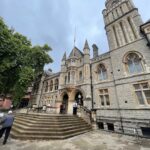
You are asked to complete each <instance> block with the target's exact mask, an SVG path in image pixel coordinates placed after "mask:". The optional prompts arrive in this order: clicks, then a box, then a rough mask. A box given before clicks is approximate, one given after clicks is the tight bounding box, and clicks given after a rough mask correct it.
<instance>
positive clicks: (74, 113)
mask: <svg viewBox="0 0 150 150" xmlns="http://www.w3.org/2000/svg"><path fill="white" fill-rule="evenodd" d="M76 114H77V107H73V115H76Z"/></svg>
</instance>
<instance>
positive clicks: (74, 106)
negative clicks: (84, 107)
mask: <svg viewBox="0 0 150 150" xmlns="http://www.w3.org/2000/svg"><path fill="white" fill-rule="evenodd" d="M77 108H78V104H77V102H75V103H74V104H73V115H76V114H77Z"/></svg>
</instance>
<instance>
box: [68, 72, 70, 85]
mask: <svg viewBox="0 0 150 150" xmlns="http://www.w3.org/2000/svg"><path fill="white" fill-rule="evenodd" d="M68 83H70V72H68Z"/></svg>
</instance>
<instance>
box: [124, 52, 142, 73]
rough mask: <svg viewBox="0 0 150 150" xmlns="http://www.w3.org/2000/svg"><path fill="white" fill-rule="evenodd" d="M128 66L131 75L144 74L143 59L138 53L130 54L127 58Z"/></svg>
mask: <svg viewBox="0 0 150 150" xmlns="http://www.w3.org/2000/svg"><path fill="white" fill-rule="evenodd" d="M125 61H126V62H125V63H126V66H127V69H128V72H129V73H130V74H134V73H141V72H143V67H142V62H141V58H140V56H139V55H138V54H136V53H130V54H128V55H127V56H126V60H125Z"/></svg>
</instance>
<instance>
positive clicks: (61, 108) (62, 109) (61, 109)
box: [60, 104, 64, 114]
mask: <svg viewBox="0 0 150 150" xmlns="http://www.w3.org/2000/svg"><path fill="white" fill-rule="evenodd" d="M63 111H64V106H63V104H61V105H60V114H63Z"/></svg>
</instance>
